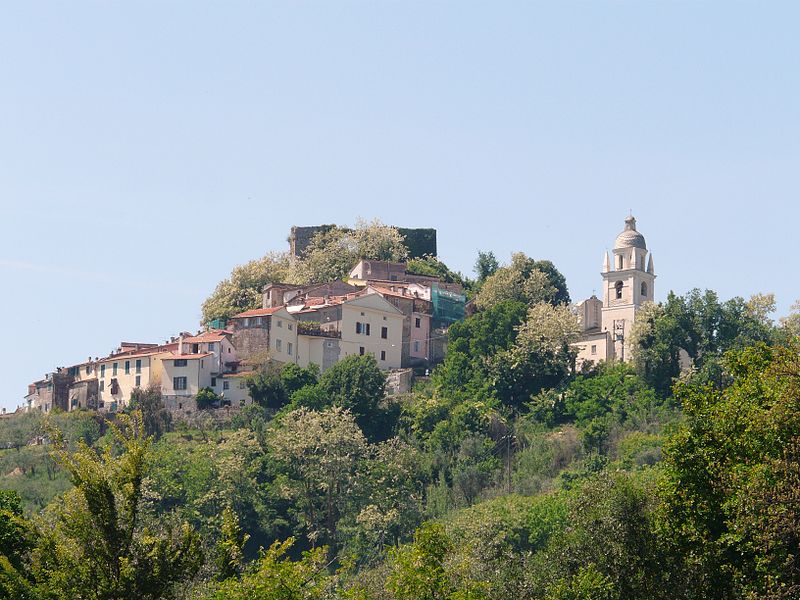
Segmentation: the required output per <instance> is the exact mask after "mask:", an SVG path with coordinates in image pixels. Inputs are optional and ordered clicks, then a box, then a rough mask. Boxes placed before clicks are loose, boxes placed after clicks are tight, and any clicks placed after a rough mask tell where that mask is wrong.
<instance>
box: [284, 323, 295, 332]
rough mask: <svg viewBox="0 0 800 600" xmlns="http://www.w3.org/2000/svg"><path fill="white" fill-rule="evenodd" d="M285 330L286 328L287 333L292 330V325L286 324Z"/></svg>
mask: <svg viewBox="0 0 800 600" xmlns="http://www.w3.org/2000/svg"><path fill="white" fill-rule="evenodd" d="M286 328H287V329H288V330H289V331H292V330H293V329H294V325H292V324H291V323H287V325H286Z"/></svg>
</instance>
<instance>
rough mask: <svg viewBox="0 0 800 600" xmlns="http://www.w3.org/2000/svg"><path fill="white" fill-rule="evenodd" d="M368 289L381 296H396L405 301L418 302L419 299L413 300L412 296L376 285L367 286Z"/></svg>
mask: <svg viewBox="0 0 800 600" xmlns="http://www.w3.org/2000/svg"><path fill="white" fill-rule="evenodd" d="M368 287H369V288H371V289H373V290H375V291H376V292H378V293H379V294H381V295H382V296H396V297H397V298H405V299H406V300H419V298H415V297H414V296H411V295H410V294H403V293H401V292H397V291H394V290H391V289H389V288H385V287H380V286H377V285H369V286H368Z"/></svg>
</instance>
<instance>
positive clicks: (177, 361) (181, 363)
mask: <svg viewBox="0 0 800 600" xmlns="http://www.w3.org/2000/svg"><path fill="white" fill-rule="evenodd" d="M172 362H173V363H174V366H176V367H185V366H186V365H187V364H188V363H187V362H186V359H185V358H177V359H175V360H173V361H172ZM184 379H185V378H184Z"/></svg>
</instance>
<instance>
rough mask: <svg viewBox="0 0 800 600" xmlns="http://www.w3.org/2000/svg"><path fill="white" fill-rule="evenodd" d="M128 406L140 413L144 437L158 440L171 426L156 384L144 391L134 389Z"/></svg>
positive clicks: (159, 388) (170, 417)
mask: <svg viewBox="0 0 800 600" xmlns="http://www.w3.org/2000/svg"><path fill="white" fill-rule="evenodd" d="M129 406H130V409H131V410H138V411H140V412H141V413H142V421H143V423H144V431H145V434H146V435H151V436H153V437H154V438H155V439H159V438H160V437H161V436H162V435H164V433H166V432H167V431H169V429H170V427H171V426H172V414H171V413H170V412H169V411H168V410H167V408H166V407H165V406H164V399H163V398H162V396H161V387H160V386H159V385H158V384H152V385H150V386H149V387H148V388H147V389H144V390H143V389H141V388H135V389H134V390H133V391H132V392H131V401H130V404H129ZM87 441H88V440H87Z"/></svg>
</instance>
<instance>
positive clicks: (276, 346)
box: [275, 340, 281, 352]
mask: <svg viewBox="0 0 800 600" xmlns="http://www.w3.org/2000/svg"><path fill="white" fill-rule="evenodd" d="M275 349H276V350H277V351H278V352H280V351H281V341H280V340H275Z"/></svg>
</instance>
